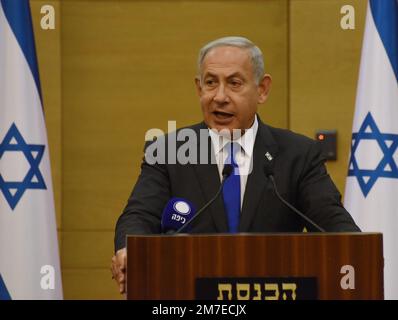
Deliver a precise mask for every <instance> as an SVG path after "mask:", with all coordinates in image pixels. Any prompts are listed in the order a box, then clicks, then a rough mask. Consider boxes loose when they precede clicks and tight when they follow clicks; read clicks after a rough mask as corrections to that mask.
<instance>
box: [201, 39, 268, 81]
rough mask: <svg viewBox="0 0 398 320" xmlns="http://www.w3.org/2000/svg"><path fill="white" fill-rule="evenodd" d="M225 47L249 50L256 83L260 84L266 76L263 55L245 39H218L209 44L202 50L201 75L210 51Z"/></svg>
mask: <svg viewBox="0 0 398 320" xmlns="http://www.w3.org/2000/svg"><path fill="white" fill-rule="evenodd" d="M225 46H231V47H238V48H244V49H247V50H249V53H250V56H251V59H252V65H253V72H254V78H255V80H256V83H257V84H259V83H260V81H261V79H262V77H263V76H264V61H263V53H262V52H261V50H260V48H259V47H257V46H256V45H255V44H254V43H253V42H251V41H250V40H249V39H246V38H244V37H224V38H220V39H216V40H214V41H212V42H209V43H208V44H206V45H205V46H204V47H203V48H202V49H200V51H199V57H198V73H199V75H200V72H201V67H202V63H203V60H204V58H205V57H206V55H207V54H208V53H209V51H210V50H212V49H214V48H216V47H225Z"/></svg>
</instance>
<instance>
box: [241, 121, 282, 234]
mask: <svg viewBox="0 0 398 320" xmlns="http://www.w3.org/2000/svg"><path fill="white" fill-rule="evenodd" d="M258 120H259V123H258V124H259V126H258V132H257V136H256V140H255V143H254V148H253V170H252V172H251V174H250V175H249V176H248V179H247V183H246V189H245V195H244V198H243V206H242V212H241V219H240V224H239V232H247V231H249V228H250V224H251V222H252V220H253V218H254V216H255V214H256V212H257V208H258V206H259V204H260V201H261V199H262V198H263V197H264V193H265V192H266V189H265V186H266V184H267V178H266V177H265V174H264V165H265V161H268V160H267V159H266V157H265V154H266V153H267V152H269V154H271V155H272V157H273V158H275V157H276V155H277V152H278V146H277V144H276V142H275V140H274V138H273V136H272V134H271V132H270V130H269V128H268V127H267V126H266V125H265V124H264V123H262V122H261V120H260V119H259V118H258Z"/></svg>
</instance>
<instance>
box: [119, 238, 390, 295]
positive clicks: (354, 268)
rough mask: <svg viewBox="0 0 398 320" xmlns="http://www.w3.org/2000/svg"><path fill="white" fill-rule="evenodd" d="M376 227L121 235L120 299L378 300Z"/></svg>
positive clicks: (379, 253) (379, 258)
mask: <svg viewBox="0 0 398 320" xmlns="http://www.w3.org/2000/svg"><path fill="white" fill-rule="evenodd" d="M382 239H383V238H382V234H380V233H297V234H237V235H232V234H212V235H176V236H165V235H156V236H128V238H127V299H156V300H157V299H162V300H163V299H165V300H174V299H178V300H184V299H189V300H191V299H219V300H229V299H232V300H249V299H250V300H288V299H383V296H384V294H383V240H382Z"/></svg>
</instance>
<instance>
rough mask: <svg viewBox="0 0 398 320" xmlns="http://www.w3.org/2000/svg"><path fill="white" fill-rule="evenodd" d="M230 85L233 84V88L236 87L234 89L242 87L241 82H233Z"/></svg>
mask: <svg viewBox="0 0 398 320" xmlns="http://www.w3.org/2000/svg"><path fill="white" fill-rule="evenodd" d="M230 83H231V85H232V87H234V88H238V87H240V86H241V85H242V83H241V82H240V81H231V82H230Z"/></svg>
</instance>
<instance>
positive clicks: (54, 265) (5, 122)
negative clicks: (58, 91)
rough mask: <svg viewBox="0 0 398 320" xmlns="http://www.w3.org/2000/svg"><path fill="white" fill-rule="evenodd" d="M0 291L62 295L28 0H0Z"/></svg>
mask: <svg viewBox="0 0 398 320" xmlns="http://www.w3.org/2000/svg"><path fill="white" fill-rule="evenodd" d="M0 299H62V283H61V272H60V263H59V253H58V240H57V230H56V221H55V209H54V199H53V189H52V181H51V168H50V161H49V150H48V143H47V133H46V127H45V121H44V113H43V106H42V99H41V89H40V82H39V74H38V67H37V61H36V53H35V44H34V37H33V29H32V19H31V15H30V7H29V1H28V0H17V1H16V0H0Z"/></svg>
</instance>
